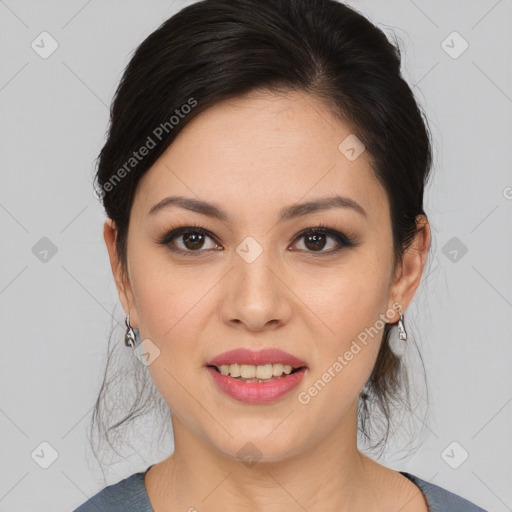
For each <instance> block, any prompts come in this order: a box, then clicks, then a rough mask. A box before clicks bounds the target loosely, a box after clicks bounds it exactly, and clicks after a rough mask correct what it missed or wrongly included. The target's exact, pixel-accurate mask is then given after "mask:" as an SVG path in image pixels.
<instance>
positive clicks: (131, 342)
mask: <svg viewBox="0 0 512 512" xmlns="http://www.w3.org/2000/svg"><path fill="white" fill-rule="evenodd" d="M124 323H125V325H126V334H125V335H124V344H125V345H126V346H127V347H131V348H133V347H135V342H136V340H137V335H136V334H135V331H134V330H133V327H132V326H131V325H130V315H128V316H127V317H126V319H125V321H124Z"/></svg>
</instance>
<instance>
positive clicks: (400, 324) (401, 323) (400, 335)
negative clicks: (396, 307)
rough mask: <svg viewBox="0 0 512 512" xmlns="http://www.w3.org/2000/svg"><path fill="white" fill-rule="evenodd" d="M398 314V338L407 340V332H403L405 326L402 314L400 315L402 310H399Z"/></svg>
mask: <svg viewBox="0 0 512 512" xmlns="http://www.w3.org/2000/svg"><path fill="white" fill-rule="evenodd" d="M398 314H399V315H400V319H399V320H398V325H397V327H398V338H399V339H401V340H402V341H407V333H406V332H405V326H404V315H402V312H401V311H399V312H398Z"/></svg>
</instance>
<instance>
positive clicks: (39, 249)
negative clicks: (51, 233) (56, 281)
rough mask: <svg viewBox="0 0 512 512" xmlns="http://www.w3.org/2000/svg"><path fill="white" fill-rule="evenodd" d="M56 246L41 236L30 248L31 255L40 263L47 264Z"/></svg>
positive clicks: (54, 253) (54, 252) (55, 251)
mask: <svg viewBox="0 0 512 512" xmlns="http://www.w3.org/2000/svg"><path fill="white" fill-rule="evenodd" d="M57 250H58V249H57V246H56V245H55V244H54V243H53V242H52V241H51V240H50V239H49V238H48V237H46V236H43V238H41V239H40V240H39V241H38V242H36V244H35V245H34V246H33V247H32V254H33V255H34V256H35V257H36V258H37V259H38V260H39V261H40V262H41V263H48V262H49V261H50V260H51V259H52V258H53V257H54V256H55V255H56V254H57Z"/></svg>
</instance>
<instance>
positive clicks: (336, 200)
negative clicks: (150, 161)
mask: <svg viewBox="0 0 512 512" xmlns="http://www.w3.org/2000/svg"><path fill="white" fill-rule="evenodd" d="M172 206H178V207H180V208H184V209H186V210H190V211H193V212H196V213H200V214H201V215H206V216H207V217H212V218H215V219H219V220H220V221H223V222H229V220H230V216H229V214H228V213H227V212H225V211H224V210H222V209H221V208H219V207H218V206H215V205H214V204H211V203H207V202H205V201H201V200H198V199H193V198H190V197H183V196H169V197H165V198H164V199H162V200H161V201H160V202H158V203H157V204H155V205H154V206H153V207H152V208H151V209H150V210H149V212H148V215H154V214H155V213H157V212H159V211H161V210H164V209H166V208H170V207H172ZM332 208H351V209H353V210H355V211H356V212H358V213H359V214H361V215H362V216H363V217H367V216H368V215H367V213H366V210H365V209H364V208H363V207H362V206H361V205H360V204H358V203H356V202H355V201H354V200H352V199H350V198H348V197H343V196H339V195H336V196H331V197H326V198H322V199H316V200H314V201H309V202H307V203H300V204H294V205H291V206H287V207H284V208H282V209H281V210H280V211H279V215H278V221H279V222H286V221H288V220H291V219H294V218H296V217H302V216H304V215H308V214H310V213H315V212H320V211H325V210H330V209H332Z"/></svg>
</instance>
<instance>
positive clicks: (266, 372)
mask: <svg viewBox="0 0 512 512" xmlns="http://www.w3.org/2000/svg"><path fill="white" fill-rule="evenodd" d="M207 367H208V368H212V369H213V370H215V371H217V372H218V373H220V374H222V375H225V376H226V377H231V378H233V379H236V380H238V381H240V382H258V383H261V382H273V381H275V380H279V379H281V378H283V377H286V376H287V375H292V374H294V373H297V372H298V371H300V370H302V369H303V368H304V369H305V368H307V367H306V366H292V365H289V364H282V363H268V364H263V365H251V364H239V363H232V364H222V365H220V366H216V365H208V366H207Z"/></svg>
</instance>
